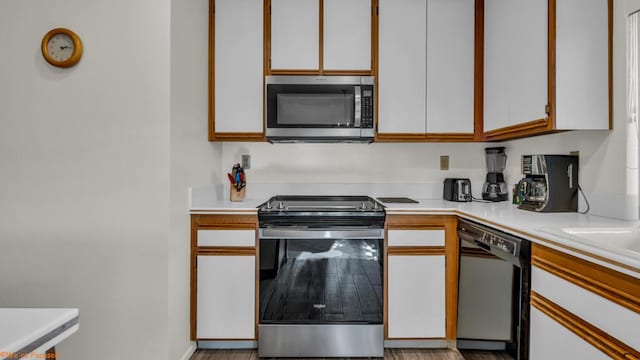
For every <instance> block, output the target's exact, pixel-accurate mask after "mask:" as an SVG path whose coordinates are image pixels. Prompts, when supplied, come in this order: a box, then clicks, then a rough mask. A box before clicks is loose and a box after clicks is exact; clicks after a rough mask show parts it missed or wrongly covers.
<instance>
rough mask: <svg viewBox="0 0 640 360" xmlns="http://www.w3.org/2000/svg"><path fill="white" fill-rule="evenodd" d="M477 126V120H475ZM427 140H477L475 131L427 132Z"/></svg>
mask: <svg viewBox="0 0 640 360" xmlns="http://www.w3.org/2000/svg"><path fill="white" fill-rule="evenodd" d="M473 126H474V128H475V126H476V125H475V121H474V125H473ZM425 141H427V142H472V141H475V134H474V133H429V132H428V133H426V134H425Z"/></svg>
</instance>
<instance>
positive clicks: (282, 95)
mask: <svg viewBox="0 0 640 360" xmlns="http://www.w3.org/2000/svg"><path fill="white" fill-rule="evenodd" d="M363 79H364V80H363ZM363 82H364V83H363ZM373 88H374V82H373V78H372V77H359V76H352V77H349V76H335V77H318V76H270V77H267V80H266V99H265V107H266V108H265V113H266V119H267V131H266V136H267V137H268V138H269V139H276V140H277V139H292V138H293V139H299V138H316V139H318V138H326V139H329V138H336V137H340V138H353V139H357V138H361V137H367V136H370V137H373V135H374V131H373Z"/></svg>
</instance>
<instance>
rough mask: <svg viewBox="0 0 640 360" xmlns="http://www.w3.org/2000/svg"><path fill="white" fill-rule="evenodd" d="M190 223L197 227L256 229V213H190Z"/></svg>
mask: <svg viewBox="0 0 640 360" xmlns="http://www.w3.org/2000/svg"><path fill="white" fill-rule="evenodd" d="M191 222H192V225H195V226H196V227H198V228H204V227H215V226H218V227H220V226H229V227H231V229H234V228H235V229H238V228H244V229H247V230H248V229H257V228H258V215H257V214H256V215H235V214H233V215H231V214H229V215H209V214H204V215H201V214H198V215H191Z"/></svg>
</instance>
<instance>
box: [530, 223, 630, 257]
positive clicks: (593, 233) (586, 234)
mask: <svg viewBox="0 0 640 360" xmlns="http://www.w3.org/2000/svg"><path fill="white" fill-rule="evenodd" d="M541 230H542V231H544V232H546V233H549V234H552V235H557V236H560V237H564V238H572V239H574V240H577V241H580V242H584V243H587V244H589V245H593V246H596V247H604V248H607V249H620V250H626V251H631V252H634V253H637V254H640V228H637V227H568V228H555V229H541Z"/></svg>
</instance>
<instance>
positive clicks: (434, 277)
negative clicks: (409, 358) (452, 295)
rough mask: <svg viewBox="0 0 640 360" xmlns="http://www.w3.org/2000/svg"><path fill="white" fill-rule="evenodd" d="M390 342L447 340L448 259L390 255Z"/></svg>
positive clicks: (442, 256)
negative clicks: (446, 283)
mask: <svg viewBox="0 0 640 360" xmlns="http://www.w3.org/2000/svg"><path fill="white" fill-rule="evenodd" d="M387 261H388V267H387V269H388V274H387V281H388V285H387V286H388V299H387V300H388V318H387V328H388V334H387V337H388V338H389V339H419V338H444V337H445V256H444V255H389V256H388V260H387Z"/></svg>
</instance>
